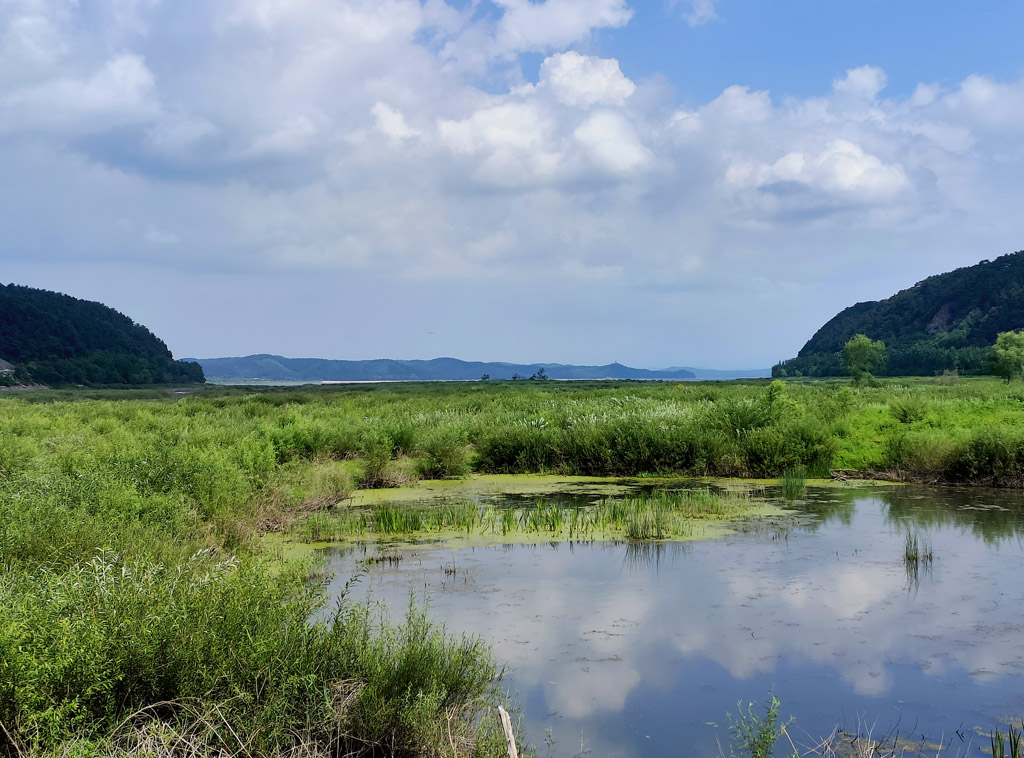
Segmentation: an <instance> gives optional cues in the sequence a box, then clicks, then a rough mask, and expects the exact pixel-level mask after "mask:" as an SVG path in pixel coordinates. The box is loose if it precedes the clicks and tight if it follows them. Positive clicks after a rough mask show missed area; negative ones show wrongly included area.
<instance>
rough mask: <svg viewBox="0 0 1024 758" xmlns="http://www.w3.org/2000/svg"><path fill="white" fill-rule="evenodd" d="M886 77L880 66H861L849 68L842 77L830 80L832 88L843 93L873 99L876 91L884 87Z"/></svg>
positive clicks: (876, 93) (876, 95)
mask: <svg viewBox="0 0 1024 758" xmlns="http://www.w3.org/2000/svg"><path fill="white" fill-rule="evenodd" d="M887 78H888V77H886V75H885V72H884V71H882V69H880V68H876V67H874V66H861V67H860V68H851V69H850V70H848V71H847V72H846V74H845V75H844V76H843V78H842V79H836V80H835V81H834V82H832V88H833V89H834V90H835V91H836V92H840V93H843V94H845V95H850V96H852V97H856V98H860V99H864V100H874V99H875V98H876V97H878V93H879V92H881V91H882V90H883V89H885V84H886V81H887Z"/></svg>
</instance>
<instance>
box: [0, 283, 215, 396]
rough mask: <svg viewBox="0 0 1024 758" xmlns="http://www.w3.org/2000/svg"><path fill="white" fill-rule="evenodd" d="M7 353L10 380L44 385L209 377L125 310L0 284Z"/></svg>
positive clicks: (1, 347)
mask: <svg viewBox="0 0 1024 758" xmlns="http://www.w3.org/2000/svg"><path fill="white" fill-rule="evenodd" d="M0 358H2V359H4V360H6V361H8V362H10V363H11V364H13V365H14V367H15V369H14V371H13V372H12V375H11V377H9V381H15V382H38V383H42V384H86V385H117V384H132V385H133V384H172V383H193V382H203V381H204V377H203V372H202V368H201V367H199V366H197V365H195V364H192V363H183V362H181V361H176V360H174V356H173V355H171V351H170V350H168V349H167V345H166V344H164V342H163V340H161V339H160V338H158V337H157V336H156V335H155V334H153V333H152V332H151V331H149V329H147V328H146V327H145V326H143V325H142V324H139V323H137V322H135V321H134V320H133V319H131V318H130V317H128V316H126V315H124V314H123V313H121V312H120V311H116V310H114V309H113V308H111V307H109V306H107V305H104V304H103V303H98V302H96V301H93V300H81V299H79V298H77V297H73V296H72V295H65V294H63V293H60V292H52V291H50V290H43V289H36V288H34V287H25V286H23V285H18V284H9V285H3V284H0Z"/></svg>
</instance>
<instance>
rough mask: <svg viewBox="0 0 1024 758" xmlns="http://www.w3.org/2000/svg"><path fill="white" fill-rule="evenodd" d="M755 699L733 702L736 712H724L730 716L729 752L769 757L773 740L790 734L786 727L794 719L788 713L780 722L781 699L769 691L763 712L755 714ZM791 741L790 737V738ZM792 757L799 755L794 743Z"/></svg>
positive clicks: (739, 757)
mask: <svg viewBox="0 0 1024 758" xmlns="http://www.w3.org/2000/svg"><path fill="white" fill-rule="evenodd" d="M754 706H755V704H754V703H747V705H746V707H744V705H743V702H742V701H740V702H738V703H737V704H736V715H735V716H734V715H733V714H731V713H727V714H726V718H727V719H728V720H729V737H730V739H729V755H730V756H732V758H747V757H748V756H749V758H771V756H772V755H773V754H774V752H775V743H776V742H778V740H779V738H780V737H783V736H786V737H787V738H788V737H789V734H788V732H787V730H786V727H788V726H789V725H790V724H792V723H793V720H794V719H793V718H792V717H791V718H790V719H789V720H788V721H785V722H783V723H780V721H779V709H780V708H781V706H782V703H781V701H780V700H779V699H778V698H777V697H776V696H775V695H772V696H771V699H770V700H769V701H768V703H767V704H765V707H764V713H763V714H761V715H758V713H757V712H756V711H755V709H754ZM790 744H791V745H792V740H790ZM792 755H793V756H794V757H796V756H798V755H799V751H798V750H797V749H796V747H795V746H794V747H793V753H792Z"/></svg>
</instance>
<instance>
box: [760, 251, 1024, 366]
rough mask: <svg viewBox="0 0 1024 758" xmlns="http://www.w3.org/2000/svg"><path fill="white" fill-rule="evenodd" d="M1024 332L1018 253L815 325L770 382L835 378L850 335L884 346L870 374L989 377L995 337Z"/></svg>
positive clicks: (1023, 280)
mask: <svg viewBox="0 0 1024 758" xmlns="http://www.w3.org/2000/svg"><path fill="white" fill-rule="evenodd" d="M1021 328H1024V252H1017V253H1010V254H1009V255H1004V256H1001V257H999V258H996V259H995V260H991V261H989V260H984V261H981V262H980V263H978V264H977V265H974V266H965V267H964V268H958V269H956V270H954V271H949V272H947V273H945V274H937V275H936V276H930V277H928V278H927V279H925V280H923V281H920V282H918V283H917V284H915V285H914V286H913V287H910V288H908V289H905V290H901V291H900V292H897V293H896V294H895V295H893V296H892V297H888V298H886V299H885V300H875V301H869V302H865V303H857V304H856V305H851V306H850V307H849V308H846V309H845V310H843V311H841V312H840V313H838V314H837V315H836V316H834V317H832V318H831V319H830V320H829V321H828V323H826V324H825V325H824V326H822V327H821V328H820V329H819V330H818V331H817V332H816V333H815V334H814V336H813V337H811V338H810V339H809V340H808V341H807V344H806V345H804V346H803V348H801V350H800V352H799V353H798V354H797V357H795V358H790V359H789V360H787V361H783V362H782V363H779V364H778V365H776V366H775V367H774V368H773V373H774V375H775V376H783V377H785V376H838V375H839V374H840V372H841V370H840V361H839V354H840V351H841V350H842V349H843V345H845V344H846V342H847V341H848V340H849V339H850V338H851V337H853V336H854V335H855V334H866V335H867V336H868V337H870V338H871V339H873V340H882V341H883V342H885V345H886V348H887V354H888V362H887V364H886V365H885V366H884V367H881V368H879V369H878V370H877V371H876V372H875V373H878V374H882V375H889V376H914V375H918V376H930V375H933V374H937V373H942V372H943V371H950V370H956V371H960V372H964V373H974V374H984V373H988V371H989V365H990V361H991V353H992V345H993V344H994V343H995V341H996V336H997V335H998V334H999V333H1000V332H1007V331H1012V330H1016V329H1021Z"/></svg>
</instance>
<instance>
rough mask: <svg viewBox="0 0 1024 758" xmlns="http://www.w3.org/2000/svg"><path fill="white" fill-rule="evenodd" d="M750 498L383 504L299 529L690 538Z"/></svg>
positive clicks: (705, 495)
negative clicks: (695, 528) (696, 527)
mask: <svg viewBox="0 0 1024 758" xmlns="http://www.w3.org/2000/svg"><path fill="white" fill-rule="evenodd" d="M756 506H757V503H756V501H754V500H753V499H752V498H750V497H747V496H742V495H736V494H727V495H720V494H716V493H712V492H709V491H707V490H696V491H681V492H657V493H654V494H650V495H643V496H639V497H631V498H623V499H616V500H602V501H600V502H599V503H598V504H596V505H594V506H563V505H558V504H554V503H547V502H544V501H538V502H537V503H536V504H535V505H533V506H530V507H523V508H504V507H503V508H497V507H491V506H480V505H477V504H475V503H472V502H469V501H454V502H444V503H439V504H433V505H412V504H400V503H381V504H378V505H375V506H372V507H369V508H360V509H355V508H350V509H346V510H342V511H336V512H318V513H314V514H311V515H310V516H309V517H308V518H306V520H305V521H304V522H303V523H302V525H301V526H300V527H299V529H298V530H297V536H298V537H299V538H300V539H301V540H303V541H305V542H329V541H340V540H345V539H351V538H361V539H373V538H381V537H391V536H399V535H405V536H412V535H416V534H463V535H471V534H477V535H501V536H502V537H506V538H513V539H514V538H515V536H517V535H523V536H531V535H545V536H550V537H552V538H555V539H569V540H593V539H597V538H602V539H630V540H662V539H670V538H672V537H681V536H685V535H688V534H689V533H690V532H691V531H692V524H693V522H695V521H698V520H704V521H709V520H710V521H728V520H731V519H736V518H739V517H741V516H743V515H746V514H748V513H750V512H751V511H752V510H753V509H754V508H755V507H756Z"/></svg>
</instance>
